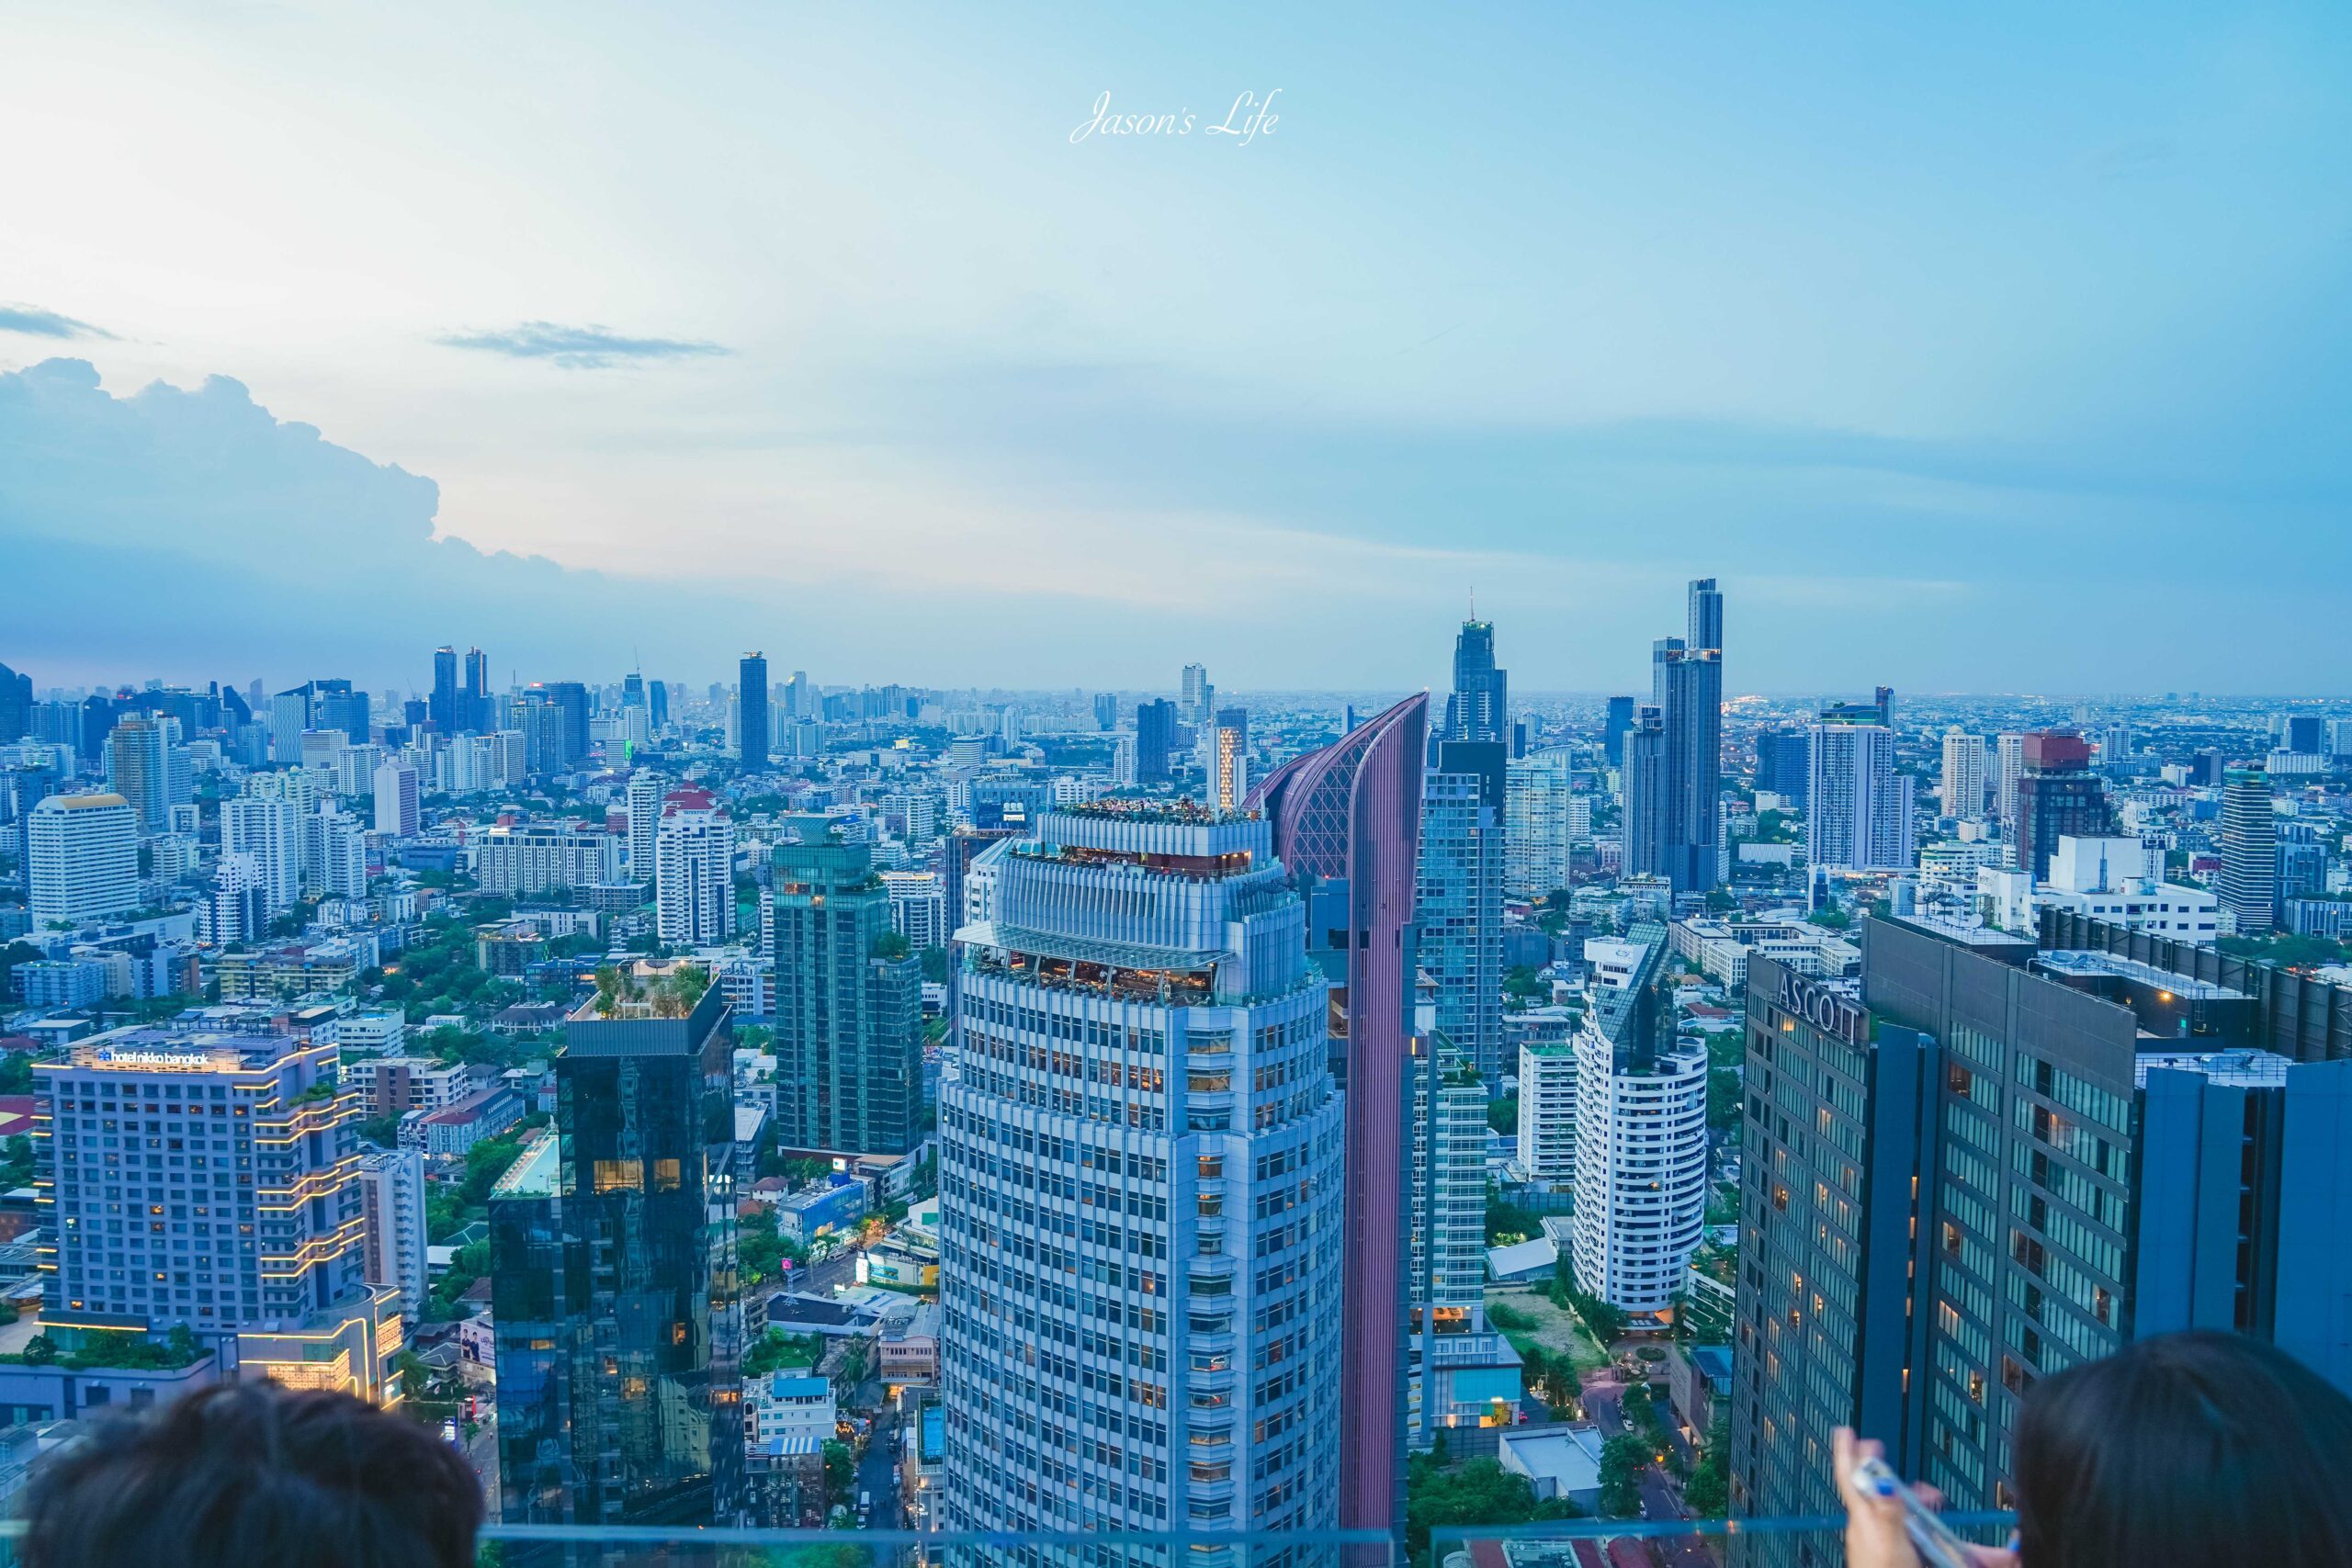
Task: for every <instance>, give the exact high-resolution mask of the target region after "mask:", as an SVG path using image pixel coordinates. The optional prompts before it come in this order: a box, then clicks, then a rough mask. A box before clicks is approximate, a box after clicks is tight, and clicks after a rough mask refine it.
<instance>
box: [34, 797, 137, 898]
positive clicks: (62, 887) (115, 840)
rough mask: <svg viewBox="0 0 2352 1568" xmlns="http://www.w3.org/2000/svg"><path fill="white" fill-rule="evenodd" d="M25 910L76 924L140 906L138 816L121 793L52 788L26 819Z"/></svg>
mask: <svg viewBox="0 0 2352 1568" xmlns="http://www.w3.org/2000/svg"><path fill="white" fill-rule="evenodd" d="M25 850H26V856H25V874H26V881H27V884H28V886H27V888H26V895H27V898H26V913H27V915H28V918H29V919H31V921H32V923H33V924H34V925H35V926H36V927H48V926H52V925H57V924H60V923H63V924H68V925H80V924H81V923H83V922H84V921H85V920H95V919H102V918H104V917H105V916H107V915H119V914H122V913H124V912H126V911H128V910H131V909H136V908H139V818H138V814H137V813H136V812H134V811H133V810H132V809H131V807H130V802H129V801H127V800H125V799H123V798H122V796H120V795H50V796H49V797H48V798H46V799H44V800H42V801H41V802H40V804H39V805H37V806H35V807H33V808H32V812H31V814H30V815H29V816H28V818H26V822H25Z"/></svg>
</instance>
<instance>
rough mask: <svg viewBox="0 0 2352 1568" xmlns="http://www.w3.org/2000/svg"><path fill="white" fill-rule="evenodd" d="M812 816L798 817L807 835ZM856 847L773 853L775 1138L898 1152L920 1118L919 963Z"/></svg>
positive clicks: (800, 1146) (793, 1143)
mask: <svg viewBox="0 0 2352 1568" xmlns="http://www.w3.org/2000/svg"><path fill="white" fill-rule="evenodd" d="M820 820H821V819H820V818H808V819H805V821H806V824H807V825H806V826H805V827H804V829H803V830H804V831H816V830H817V826H816V825H817V823H818V822H819V821H820ZM872 853H873V852H872V851H871V850H869V849H868V848H867V847H866V846H865V845H864V844H862V843H860V844H845V843H842V841H841V840H839V839H837V838H836V839H827V840H820V841H818V842H813V843H801V844H781V845H778V846H777V847H776V850H775V874H774V876H773V878H772V879H771V886H772V888H773V892H772V894H771V898H772V900H773V906H774V907H773V915H774V919H773V921H772V924H773V927H774V931H775V948H774V950H773V952H772V953H771V956H772V957H773V958H774V959H775V1045H774V1047H773V1049H774V1050H775V1058H776V1094H775V1115H776V1123H775V1124H776V1141H777V1142H778V1143H779V1144H780V1145H783V1146H784V1147H786V1148H789V1149H795V1150H805V1151H809V1152H811V1153H824V1154H833V1155H843V1154H883V1155H898V1154H904V1153H906V1152H907V1151H908V1150H909V1149H911V1148H912V1147H914V1145H915V1144H916V1142H917V1140H918V1138H919V1136H920V1133H919V1128H920V1125H921V1122H922V960H921V959H919V958H915V957H913V956H911V955H910V954H909V953H907V951H906V943H905V942H904V941H903V939H900V938H899V937H898V935H897V933H896V932H895V931H892V929H891V925H890V895H889V892H888V889H887V888H885V887H884V886H882V880H881V878H880V877H878V876H876V874H874V869H873V863H872V858H871V857H872Z"/></svg>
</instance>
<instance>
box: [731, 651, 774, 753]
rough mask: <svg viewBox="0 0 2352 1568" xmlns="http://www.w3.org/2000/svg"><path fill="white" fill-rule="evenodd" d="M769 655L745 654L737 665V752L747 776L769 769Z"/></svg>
mask: <svg viewBox="0 0 2352 1568" xmlns="http://www.w3.org/2000/svg"><path fill="white" fill-rule="evenodd" d="M767 740H769V719H767V653H746V656H743V663H739V665H736V752H739V757H741V760H743V771H746V773H760V771H764V769H767Z"/></svg>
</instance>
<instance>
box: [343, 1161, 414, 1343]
mask: <svg viewBox="0 0 2352 1568" xmlns="http://www.w3.org/2000/svg"><path fill="white" fill-rule="evenodd" d="M359 1220H360V1236H361V1238H362V1247H363V1251H362V1258H363V1265H364V1266H363V1269H362V1273H363V1275H364V1277H365V1278H366V1279H367V1280H368V1283H369V1284H371V1285H381V1286H385V1287H387V1288H388V1289H390V1290H392V1291H396V1292H399V1294H400V1303H401V1312H402V1313H404V1314H407V1317H408V1320H409V1321H410V1322H411V1323H423V1322H424V1281H425V1250H424V1235H425V1232H424V1150H423V1149H419V1148H403V1149H379V1150H375V1151H373V1152H370V1153H367V1154H363V1155H361V1156H359Z"/></svg>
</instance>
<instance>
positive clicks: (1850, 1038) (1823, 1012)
mask: <svg viewBox="0 0 2352 1568" xmlns="http://www.w3.org/2000/svg"><path fill="white" fill-rule="evenodd" d="M1780 1002H1781V1011H1783V1012H1792V1013H1794V1014H1796V1016H1797V1017H1799V1018H1801V1019H1803V1020H1804V1021H1806V1022H1807V1023H1809V1024H1811V1025H1813V1026H1814V1027H1815V1029H1818V1030H1820V1031H1821V1032H1823V1033H1825V1034H1835V1035H1837V1036H1838V1038H1839V1039H1841V1040H1844V1041H1846V1042H1848V1043H1852V1044H1860V1043H1861V1040H1862V1037H1863V1034H1864V1030H1863V1016H1864V1015H1863V1012H1862V1007H1861V1004H1860V1003H1859V1002H1857V1001H1855V1000H1854V999H1853V998H1851V997H1849V996H1846V995H1844V994H1842V993H1840V992H1838V991H1833V990H1831V989H1830V988H1829V987H1826V986H1822V985H1816V984H1815V983H1814V982H1813V981H1811V980H1808V979H1806V978H1805V977H1804V976H1802V975H1800V974H1798V973H1797V972H1796V971H1795V970H1793V969H1783V970H1781V998H1780Z"/></svg>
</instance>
